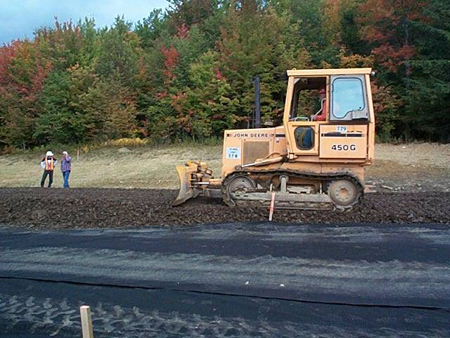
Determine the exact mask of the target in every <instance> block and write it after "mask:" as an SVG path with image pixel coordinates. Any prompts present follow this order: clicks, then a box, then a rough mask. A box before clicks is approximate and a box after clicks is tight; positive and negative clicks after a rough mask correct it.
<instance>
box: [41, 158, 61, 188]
mask: <svg viewBox="0 0 450 338" xmlns="http://www.w3.org/2000/svg"><path fill="white" fill-rule="evenodd" d="M57 162H58V161H56V158H54V155H53V153H52V152H51V151H50V150H49V151H47V153H46V154H45V157H44V158H43V159H42V161H41V167H42V169H44V173H43V174H42V180H41V187H42V188H43V187H44V184H45V180H46V179H47V176H48V187H49V188H50V187H51V186H52V183H53V171H54V170H55V167H56V163H57Z"/></svg>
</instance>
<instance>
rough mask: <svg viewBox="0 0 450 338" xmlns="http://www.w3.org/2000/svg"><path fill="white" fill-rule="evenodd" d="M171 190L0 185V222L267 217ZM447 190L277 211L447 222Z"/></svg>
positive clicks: (107, 223) (291, 218)
mask: <svg viewBox="0 0 450 338" xmlns="http://www.w3.org/2000/svg"><path fill="white" fill-rule="evenodd" d="M176 193H177V192H176V191H175V190H166V189H160V190H156V189H70V190H63V189H42V188H0V224H4V225H8V224H9V225H18V226H24V227H28V228H33V229H67V228H75V229H77V228H89V227H92V228H124V227H125V228H126V227H141V226H155V225H158V226H179V225H191V224H204V223H230V222H248V221H266V220H267V219H268V210H267V209H246V208H229V207H228V206H226V205H224V204H223V203H222V202H221V200H214V199H207V198H199V199H196V200H191V201H189V202H187V203H185V204H183V205H182V206H179V207H172V206H171V201H172V200H173V199H174V197H175V196H176ZM449 199H450V193H443V192H427V193H375V194H366V196H365V198H364V200H363V202H362V204H361V205H360V206H358V207H357V208H355V209H354V210H353V211H352V212H349V213H337V212H324V211H294V210H293V211H281V210H280V211H278V210H276V211H275V216H274V221H276V222H286V223H310V224H314V223H336V224H339V223H347V222H351V223H417V222H419V223H445V224H450V208H449V207H448V201H449Z"/></svg>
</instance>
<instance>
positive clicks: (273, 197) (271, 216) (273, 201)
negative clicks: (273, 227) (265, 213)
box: [269, 191, 275, 222]
mask: <svg viewBox="0 0 450 338" xmlns="http://www.w3.org/2000/svg"><path fill="white" fill-rule="evenodd" d="M274 210H275V191H272V200H271V201H270V212H269V222H272V218H273V211H274Z"/></svg>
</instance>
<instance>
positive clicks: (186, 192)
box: [172, 165, 199, 206]
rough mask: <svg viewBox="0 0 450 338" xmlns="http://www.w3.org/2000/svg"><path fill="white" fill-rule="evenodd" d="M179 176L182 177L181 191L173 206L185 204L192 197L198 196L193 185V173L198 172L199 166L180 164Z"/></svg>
mask: <svg viewBox="0 0 450 338" xmlns="http://www.w3.org/2000/svg"><path fill="white" fill-rule="evenodd" d="M177 172H178V176H179V177H180V191H179V192H178V197H177V198H176V199H175V201H173V202H172V205H173V206H177V205H180V204H183V203H184V202H186V201H187V200H188V199H190V198H195V197H197V196H198V194H199V193H198V192H197V191H195V190H194V188H193V187H192V186H191V174H193V173H195V172H197V166H196V165H195V166H194V165H178V166H177Z"/></svg>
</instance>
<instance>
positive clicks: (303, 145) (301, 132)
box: [294, 127, 314, 150]
mask: <svg viewBox="0 0 450 338" xmlns="http://www.w3.org/2000/svg"><path fill="white" fill-rule="evenodd" d="M294 137H295V143H297V148H298V149H300V150H310V149H312V148H314V129H313V128H312V127H297V128H296V129H295V131H294Z"/></svg>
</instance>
